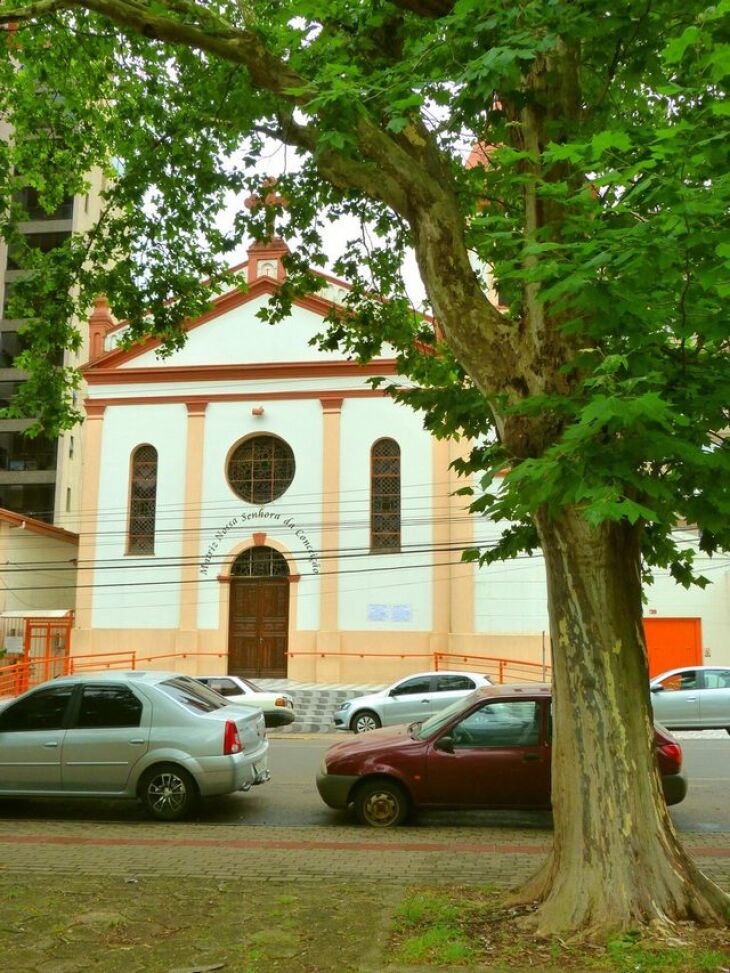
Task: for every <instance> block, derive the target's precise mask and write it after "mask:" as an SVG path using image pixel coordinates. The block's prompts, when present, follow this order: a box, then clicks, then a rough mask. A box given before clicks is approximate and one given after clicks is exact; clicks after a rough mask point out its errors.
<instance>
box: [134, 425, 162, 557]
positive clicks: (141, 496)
mask: <svg viewBox="0 0 730 973" xmlns="http://www.w3.org/2000/svg"><path fill="white" fill-rule="evenodd" d="M130 480H131V482H130V490H129V532H128V535H127V553H128V554H154V553H155V512H156V506H157V450H156V449H155V447H154V446H150V445H149V443H145V444H144V445H143V446H138V447H137V448H136V449H135V451H134V452H133V453H132V461H131V467H130Z"/></svg>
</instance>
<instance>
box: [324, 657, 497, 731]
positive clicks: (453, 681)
mask: <svg viewBox="0 0 730 973" xmlns="http://www.w3.org/2000/svg"><path fill="white" fill-rule="evenodd" d="M489 685H491V681H490V679H489V677H488V676H484V675H482V674H481V673H477V672H417V673H416V674H415V675H412V676H406V678H405V679H399V680H398V682H394V683H393V685H392V686H388V687H386V688H385V689H382V690H380V692H377V693H371V694H370V695H369V696H357V697H356V698H355V699H349V700H347V701H346V702H344V703H342V705H341V706H340V707H339V708H338V709H336V710H335V712H334V716H333V721H334V724H335V728H336V729H338V730H352V731H353V732H354V733H365V732H366V731H367V730H377V729H378V727H380V726H395V725H396V724H398V723H413V722H414V721H415V720H425V719H428V717H429V716H431V714H432V713H436V712H438V711H439V710H440V709H443V708H444V706H449V705H450V704H451V703H453V702H454V701H455V700H457V699H461V698H462V697H463V696H468V695H469V693H472V692H474V690H475V689H477V688H478V687H479V686H489Z"/></svg>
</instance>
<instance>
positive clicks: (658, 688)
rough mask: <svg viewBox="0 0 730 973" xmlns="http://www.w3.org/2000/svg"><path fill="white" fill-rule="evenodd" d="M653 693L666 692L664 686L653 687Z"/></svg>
mask: <svg viewBox="0 0 730 973" xmlns="http://www.w3.org/2000/svg"><path fill="white" fill-rule="evenodd" d="M651 692H653V693H663V692H664V686H652V687H651Z"/></svg>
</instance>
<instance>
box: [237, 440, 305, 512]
mask: <svg viewBox="0 0 730 973" xmlns="http://www.w3.org/2000/svg"><path fill="white" fill-rule="evenodd" d="M294 469H295V463H294V453H293V452H292V450H291V447H290V446H289V445H288V444H287V443H285V442H284V440H283V439H279V438H278V436H252V437H251V438H250V439H245V440H244V441H243V442H242V443H241V444H240V446H237V447H236V448H235V449H234V450H233V452H232V453H231V455H230V458H229V460H228V471H227V472H228V482H229V483H230V484H231V487H232V488H233V490H235V492H236V493H237V494H238V496H239V497H242V498H243V499H244V500H247V501H248V502H249V503H270V502H271V501H272V500H276V499H278V498H279V497H280V496H281V495H282V494H283V493H285V492H286V491H287V490H288V489H289V487H290V486H291V482H292V480H293V479H294Z"/></svg>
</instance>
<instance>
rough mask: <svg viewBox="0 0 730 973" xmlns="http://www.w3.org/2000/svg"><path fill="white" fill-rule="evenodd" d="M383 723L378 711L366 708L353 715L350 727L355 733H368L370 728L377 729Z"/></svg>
mask: <svg viewBox="0 0 730 973" xmlns="http://www.w3.org/2000/svg"><path fill="white" fill-rule="evenodd" d="M382 725H383V724H382V723H381V722H380V717H379V716H378V715H377V714H376V713H373V711H372V710H369V709H364V710H362V712H360V713H356V714H355V715H354V716H353V718H352V722H351V723H350V729H351V730H353V732H355V733H367V732H368V730H377V729H378V728H379V727H381V726H382Z"/></svg>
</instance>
